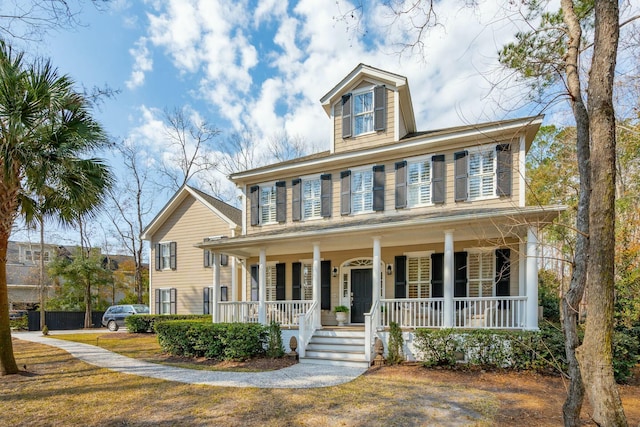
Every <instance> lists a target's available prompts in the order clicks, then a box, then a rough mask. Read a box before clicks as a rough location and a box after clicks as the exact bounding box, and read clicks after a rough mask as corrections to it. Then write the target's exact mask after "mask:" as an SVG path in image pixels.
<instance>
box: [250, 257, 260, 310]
mask: <svg viewBox="0 0 640 427" xmlns="http://www.w3.org/2000/svg"><path fill="white" fill-rule="evenodd" d="M258 276H259V268H258V265H257V264H254V265H252V266H251V301H258Z"/></svg>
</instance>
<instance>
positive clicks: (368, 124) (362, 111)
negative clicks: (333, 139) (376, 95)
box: [353, 90, 373, 135]
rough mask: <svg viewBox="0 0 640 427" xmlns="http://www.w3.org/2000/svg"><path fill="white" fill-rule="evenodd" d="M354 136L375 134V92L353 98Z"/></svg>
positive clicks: (360, 94)
mask: <svg viewBox="0 0 640 427" xmlns="http://www.w3.org/2000/svg"><path fill="white" fill-rule="evenodd" d="M353 122H354V135H361V134H363V133H367V132H373V91H372V90H371V91H368V92H364V93H359V94H356V95H354V96H353Z"/></svg>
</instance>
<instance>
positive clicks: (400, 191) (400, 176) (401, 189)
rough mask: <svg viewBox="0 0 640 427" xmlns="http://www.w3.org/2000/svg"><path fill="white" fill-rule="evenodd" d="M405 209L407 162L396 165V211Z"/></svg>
mask: <svg viewBox="0 0 640 427" xmlns="http://www.w3.org/2000/svg"><path fill="white" fill-rule="evenodd" d="M406 207H407V161H406V160H403V161H401V162H397V163H396V209H402V208H406Z"/></svg>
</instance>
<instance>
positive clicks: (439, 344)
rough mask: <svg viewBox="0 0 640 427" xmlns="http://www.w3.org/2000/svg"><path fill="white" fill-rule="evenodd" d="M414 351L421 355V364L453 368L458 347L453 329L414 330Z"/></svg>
mask: <svg viewBox="0 0 640 427" xmlns="http://www.w3.org/2000/svg"><path fill="white" fill-rule="evenodd" d="M415 346H416V349H417V350H418V351H419V352H420V353H422V364H423V365H424V366H427V367H431V366H453V365H455V363H456V352H458V351H460V345H459V343H458V338H457V336H456V332H455V330H454V329H416V332H415Z"/></svg>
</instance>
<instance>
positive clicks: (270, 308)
mask: <svg viewBox="0 0 640 427" xmlns="http://www.w3.org/2000/svg"><path fill="white" fill-rule="evenodd" d="M265 304H266V307H267V323H271V322H272V321H275V322H278V323H279V324H280V326H284V327H292V326H298V322H299V315H300V314H304V313H307V312H308V311H309V310H310V308H311V305H312V304H313V301H311V300H302V301H301V300H293V301H267V302H266V303H265Z"/></svg>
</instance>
